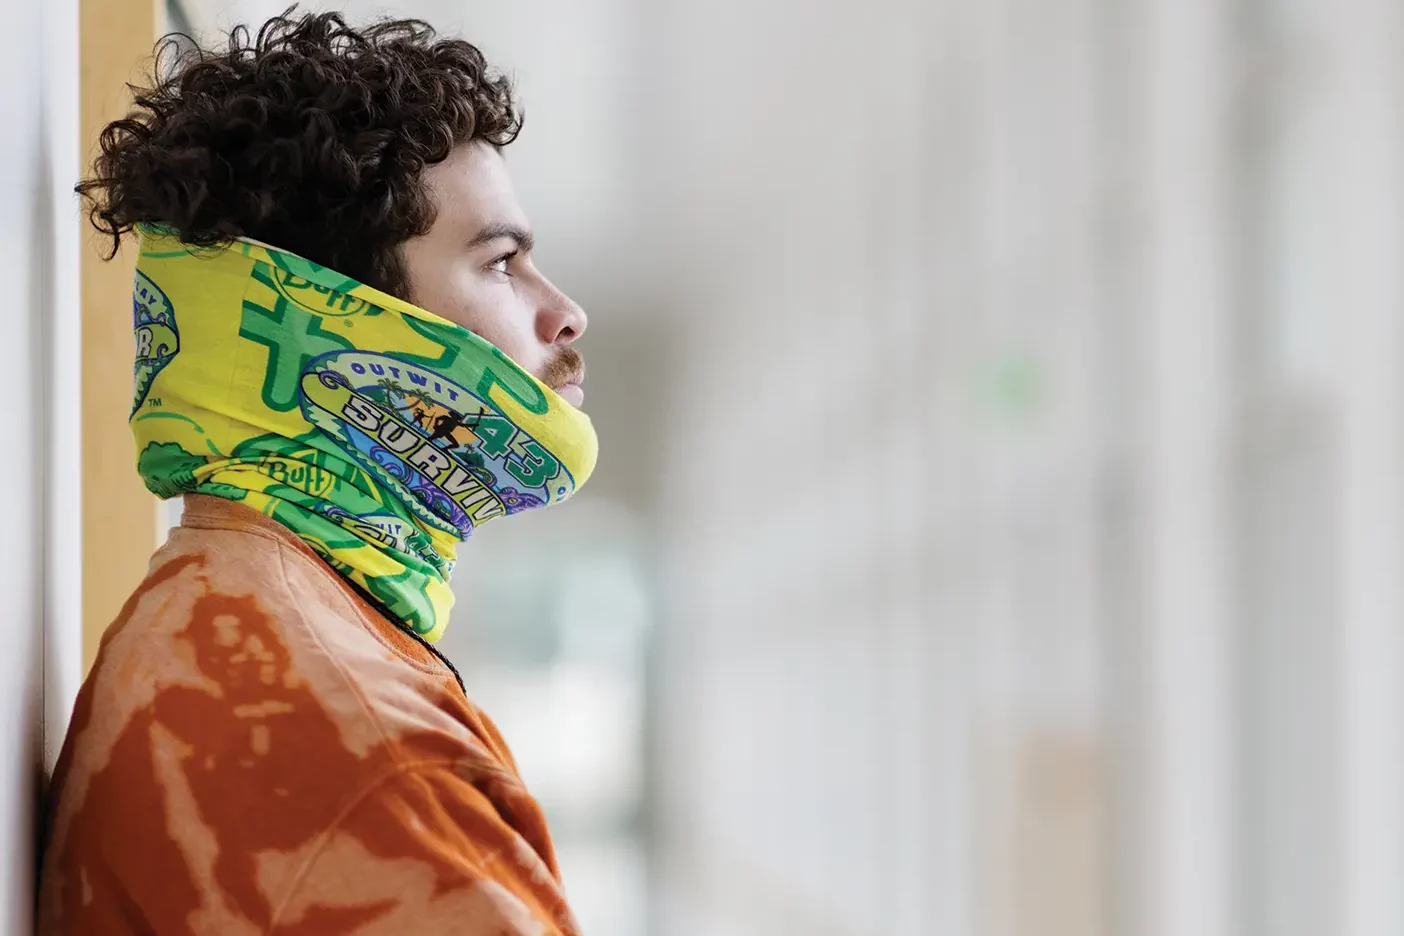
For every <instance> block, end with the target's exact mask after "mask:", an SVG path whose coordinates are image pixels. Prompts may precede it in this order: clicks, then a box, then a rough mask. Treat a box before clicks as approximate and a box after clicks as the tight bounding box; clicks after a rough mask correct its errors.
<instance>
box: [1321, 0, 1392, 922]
mask: <svg viewBox="0 0 1404 936" xmlns="http://www.w3.org/2000/svg"><path fill="white" fill-rule="evenodd" d="M1402 26H1404V17H1401V15H1400V11H1399V5H1398V3H1397V2H1393V0H1359V2H1356V3H1350V4H1344V5H1342V6H1341V7H1340V8H1339V12H1337V13H1336V14H1335V15H1334V16H1333V17H1332V18H1331V28H1332V32H1333V35H1332V42H1331V53H1332V56H1331V57H1332V60H1333V63H1334V67H1335V68H1336V69H1338V70H1339V77H1338V81H1339V85H1338V88H1337V95H1338V97H1337V100H1336V102H1335V112H1336V115H1337V120H1338V121H1339V125H1338V133H1337V141H1338V148H1337V153H1338V159H1339V163H1338V165H1337V169H1336V171H1335V172H1334V173H1333V177H1332V183H1333V184H1334V185H1335V186H1337V187H1338V188H1337V191H1338V192H1339V196H1338V197H1339V209H1340V216H1339V221H1338V226H1337V231H1336V240H1335V243H1336V244H1337V245H1339V249H1338V251H1337V252H1336V253H1335V255H1334V256H1333V257H1332V258H1331V259H1332V261H1334V265H1335V268H1336V272H1337V274H1338V276H1339V281H1338V282H1339V287H1340V288H1339V291H1338V300H1339V301H1338V302H1337V304H1336V308H1335V310H1334V311H1335V313H1336V314H1337V315H1339V316H1340V318H1339V321H1340V322H1341V337H1342V350H1343V352H1344V353H1343V354H1342V356H1341V360H1340V366H1341V379H1342V383H1341V403H1342V407H1343V421H1342V422H1343V425H1342V430H1343V438H1342V466H1343V467H1342V475H1341V489H1340V496H1341V499H1342V511H1341V520H1342V530H1341V563H1342V579H1341V588H1342V598H1343V603H1344V604H1343V608H1342V611H1341V625H1342V634H1341V636H1342V671H1341V677H1342V687H1343V689H1344V696H1343V699H1342V712H1341V719H1342V721H1341V725H1342V731H1343V738H1342V742H1343V743H1342V747H1341V756H1342V769H1343V772H1344V776H1343V784H1342V794H1343V798H1344V829H1343V832H1344V838H1343V842H1342V862H1343V864H1342V869H1341V870H1342V881H1343V894H1344V907H1343V919H1342V921H1341V923H1342V925H1341V928H1340V932H1341V933H1342V934H1343V936H1393V934H1397V933H1400V932H1404V815H1401V810H1400V798H1401V795H1404V793H1402V792H1401V791H1404V693H1402V692H1401V681H1404V593H1401V588H1404V538H1402V537H1404V529H1401V522H1404V496H1401V495H1404V490H1401V485H1402V484H1404V450H1401V441H1402V440H1404V416H1401V403H1404V381H1401V352H1404V280H1402V279H1401V275H1402V274H1401V263H1402V262H1404V228H1402V227H1401V223H1402V222H1401V217H1400V212H1401V210H1402V209H1404V187H1402V186H1401V173H1404V169H1401V167H1404V146H1401V144H1404V137H1401V118H1400V113H1401V112H1400V108H1401V107H1404V95H1401V85H1400V82H1401V81H1404V71H1401V68H1400V66H1399V58H1400V54H1401V33H1400V30H1401V27H1402Z"/></svg>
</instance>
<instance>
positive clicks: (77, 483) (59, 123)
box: [36, 0, 83, 770]
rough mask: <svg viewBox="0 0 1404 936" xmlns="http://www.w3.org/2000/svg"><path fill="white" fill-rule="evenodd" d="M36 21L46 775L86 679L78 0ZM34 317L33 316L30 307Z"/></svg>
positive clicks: (56, 0)
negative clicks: (45, 217) (76, 427)
mask: <svg viewBox="0 0 1404 936" xmlns="http://www.w3.org/2000/svg"><path fill="white" fill-rule="evenodd" d="M39 9H40V10H41V16H42V19H43V36H42V49H43V62H44V71H43V79H42V84H43V88H42V92H41V96H40V101H41V104H40V107H41V112H42V121H43V128H44V132H43V136H42V140H43V146H44V148H45V156H44V162H45V165H46V166H47V167H48V168H47V170H46V171H45V172H44V173H43V177H42V184H44V185H46V189H45V190H43V191H42V193H41V197H42V198H43V200H44V203H45V205H46V206H47V207H46V210H47V211H48V213H49V217H50V219H51V220H50V222H49V224H48V238H47V240H46V241H45V242H41V243H38V244H36V249H38V250H42V251H44V252H45V254H46V255H47V256H46V261H45V262H44V263H43V264H41V265H39V266H38V267H37V268H36V269H37V270H42V271H44V272H45V273H46V274H47V276H46V281H45V282H44V284H43V290H44V293H45V297H46V301H45V304H44V306H43V309H42V313H40V314H39V316H38V319H37V321H36V324H37V325H38V326H39V327H40V328H42V329H43V331H44V343H45V345H46V347H45V351H44V354H43V356H42V357H40V358H39V359H38V360H39V361H41V362H42V365H41V366H43V367H44V368H45V369H46V371H47V373H46V374H45V375H44V382H43V389H42V390H41V391H39V392H38V396H39V397H40V398H41V401H42V403H43V407H42V409H41V412H42V414H43V420H44V423H45V426H44V436H43V437H44V439H45V445H44V449H43V453H44V454H43V457H44V458H45V460H46V461H45V465H44V472H43V486H44V499H43V504H44V517H43V524H44V542H45V549H44V564H45V570H44V706H45V719H44V724H45V732H44V765H45V768H46V770H52V769H53V765H54V761H55V760H56V759H57V758H58V752H59V748H60V747H61V745H62V743H63V737H64V732H65V731H66V729H67V727H68V719H69V716H70V713H71V712H72V710H73V700H74V697H75V696H76V695H77V694H78V686H79V684H80V683H81V682H82V679H83V593H82V581H83V568H82V557H83V550H82V532H83V530H82V526H83V523H82V513H81V510H80V498H79V496H78V492H79V491H80V490H81V489H82V488H81V465H82V462H81V460H80V459H79V457H78V454H79V452H78V445H77V440H76V439H75V438H74V437H73V434H72V432H71V431H70V430H69V428H68V427H69V426H70V425H71V424H72V421H71V420H70V419H68V418H67V416H66V414H74V413H77V412H79V411H80V409H81V402H80V394H79V381H78V379H77V375H78V373H79V362H80V360H81V357H82V355H81V353H80V352H81V344H80V342H81V338H82V336H81V334H80V318H81V307H80V300H79V280H78V277H79V262H78V250H79V243H80V237H79V206H78V199H77V196H75V195H74V193H73V185H74V182H76V181H77V179H78V177H79V175H80V166H79V152H80V148H79V143H78V0H48V2H45V3H44V4H42V5H40V6H39ZM36 311H37V310H36Z"/></svg>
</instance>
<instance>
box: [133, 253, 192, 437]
mask: <svg viewBox="0 0 1404 936" xmlns="http://www.w3.org/2000/svg"><path fill="white" fill-rule="evenodd" d="M132 327H133V335H134V338H135V341H136V363H135V367H134V369H133V374H132V412H133V413H135V412H136V411H137V410H138V409H140V408H141V405H142V404H143V403H145V402H146V398H147V395H148V394H149V393H150V392H151V384H152V383H153V382H154V381H155V380H156V376H157V375H158V374H160V373H161V371H162V370H164V369H165V367H166V365H167V364H169V363H171V361H172V360H173V359H174V358H175V356H176V354H177V353H178V352H179V351H180V332H179V331H177V329H176V320H175V308H174V307H173V306H172V305H171V301H170V299H168V298H166V294H165V293H164V292H162V291H161V288H160V287H159V286H157V285H156V284H155V283H153V282H152V281H151V279H150V277H148V276H147V275H146V274H145V273H143V272H141V271H140V270H138V271H137V274H136V282H135V283H134V284H133V286H132ZM153 402H154V401H153Z"/></svg>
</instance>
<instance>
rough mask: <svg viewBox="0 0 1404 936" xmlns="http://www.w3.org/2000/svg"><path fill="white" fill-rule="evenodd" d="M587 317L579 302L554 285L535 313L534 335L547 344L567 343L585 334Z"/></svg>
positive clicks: (549, 288) (548, 290) (587, 322)
mask: <svg viewBox="0 0 1404 936" xmlns="http://www.w3.org/2000/svg"><path fill="white" fill-rule="evenodd" d="M588 324H589V319H588V318H586V316H585V310H584V309H582V308H580V305H579V303H577V302H576V301H575V300H574V299H572V298H570V297H569V296H567V295H566V294H565V293H563V292H561V291H560V290H559V289H557V288H556V287H554V286H550V287H548V289H547V296H546V301H545V302H543V303H542V304H541V309H540V311H538V312H537V313H536V337H538V338H540V339H541V341H542V342H544V343H545V344H548V345H554V344H565V345H568V344H570V343H572V342H573V341H575V339H577V338H579V337H580V336H581V335H583V334H585V327H586V325H588Z"/></svg>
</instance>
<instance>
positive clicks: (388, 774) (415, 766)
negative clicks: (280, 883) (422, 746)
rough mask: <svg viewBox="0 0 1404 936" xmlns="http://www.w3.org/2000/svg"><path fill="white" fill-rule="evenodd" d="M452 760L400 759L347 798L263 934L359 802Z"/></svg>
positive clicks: (292, 880) (301, 865) (304, 861)
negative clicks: (399, 781)
mask: <svg viewBox="0 0 1404 936" xmlns="http://www.w3.org/2000/svg"><path fill="white" fill-rule="evenodd" d="M453 764H454V762H453V761H452V760H449V759H446V758H435V759H432V760H417V761H408V762H399V761H397V762H396V763H394V764H391V765H390V766H389V767H387V768H385V769H384V770H383V771H381V773H380V774H379V775H378V776H377V777H376V778H375V779H374V780H372V781H371V782H369V783H367V784H366V785H365V787H364V788H363V789H362V790H361V791H360V792H359V793H358V794H357V795H355V796H353V797H352V798H351V799H350V800H348V801H347V802H346V805H345V806H344V807H342V809H341V811H340V812H338V813H337V814H336V817H335V818H333V819H332V820H331V821H330V822H328V823H327V825H326V827H325V828H323V829H322V831H321V832H319V833H317V841H316V843H315V844H314V845H313V847H312V848H311V849H310V850H309V851H308V852H307V854H306V855H305V856H304V857H303V859H302V861H301V862H299V864H298V866H297V871H296V872H294V873H293V875H292V877H291V878H290V879H289V880H288V883H287V886H286V889H285V890H284V892H283V894H282V896H281V898H280V899H279V900H278V903H277V904H275V905H274V907H273V912H272V913H271V915H270V916H269V918H268V925H267V926H266V927H264V929H263V936H268V934H270V933H272V932H273V931H274V930H275V929H277V927H278V924H279V922H280V921H281V920H282V917H283V913H284V912H285V911H286V910H287V909H288V904H290V903H291V902H292V899H293V897H294V895H296V894H297V889H298V887H299V886H301V884H302V879H303V878H304V877H305V876H306V875H307V872H308V871H309V870H310V869H311V868H312V865H313V864H315V863H316V861H317V859H318V858H320V857H322V854H323V853H324V852H325V851H326V849H327V845H328V844H329V843H330V842H331V837H332V834H333V833H335V832H336V830H337V829H339V828H341V825H342V823H344V822H345V821H346V819H347V817H348V816H350V815H351V814H352V813H353V812H355V811H356V810H357V809H358V808H360V806H361V805H362V804H363V803H365V802H366V800H368V799H370V798H371V797H372V796H373V795H374V794H376V793H378V792H380V791H381V790H383V789H384V788H385V787H386V786H387V785H388V784H389V783H390V782H391V781H392V780H394V779H396V778H397V777H401V776H404V775H405V774H411V773H415V772H417V771H421V770H428V769H430V768H435V767H440V768H442V767H448V768H452V767H453Z"/></svg>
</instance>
